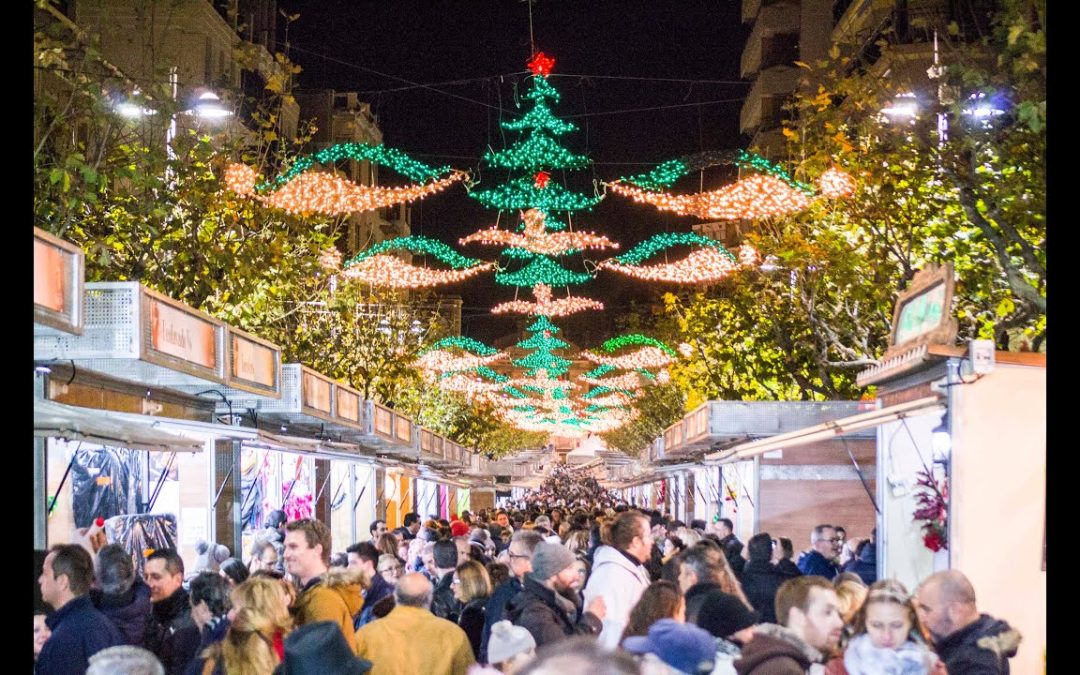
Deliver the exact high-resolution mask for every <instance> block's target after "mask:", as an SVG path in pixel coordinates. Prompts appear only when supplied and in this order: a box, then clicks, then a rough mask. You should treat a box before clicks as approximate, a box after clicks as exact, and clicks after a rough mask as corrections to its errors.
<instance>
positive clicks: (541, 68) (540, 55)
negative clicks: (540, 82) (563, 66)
mask: <svg viewBox="0 0 1080 675" xmlns="http://www.w3.org/2000/svg"><path fill="white" fill-rule="evenodd" d="M525 65H527V66H528V67H529V70H531V71H532V74H533V75H542V76H544V77H547V76H548V75H550V74H551V68H552V67H553V66H554V65H555V59H553V58H551V57H550V56H548V55H547V54H545V53H544V52H537V53H536V56H534V57H532V58H531V59H529V62H528V63H526V64H525Z"/></svg>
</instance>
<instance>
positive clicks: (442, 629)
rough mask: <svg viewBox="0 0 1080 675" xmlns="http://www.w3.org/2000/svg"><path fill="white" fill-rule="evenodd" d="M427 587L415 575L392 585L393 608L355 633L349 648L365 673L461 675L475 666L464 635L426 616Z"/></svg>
mask: <svg viewBox="0 0 1080 675" xmlns="http://www.w3.org/2000/svg"><path fill="white" fill-rule="evenodd" d="M432 592H433V588H432V586H431V582H430V581H428V579H427V578H426V577H425V576H424V575H422V574H419V573H417V572H414V573H411V574H406V575H405V576H403V577H401V579H400V580H399V581H398V583H397V586H395V587H394V600H395V602H396V604H395V606H394V609H393V610H391V612H390V613H389V614H387V615H386V616H384V617H383V618H381V619H378V620H377V621H372V622H371V623H369V624H367V625H366V626H363V627H362V628H361V629H360V630H358V631H356V640H355V644H354V650H355V652H356V654H357V655H358V656H360V657H361V658H364V659H367V660H368V661H371V663H372V664H374V667H373V668H372V670H371V675H416V674H418V673H423V674H424V675H465V674H466V673H467V672H468V670H469V666H470V665H472V664H473V663H475V662H476V659H474V658H473V651H472V647H470V646H469V638H468V637H467V636H466V635H465V631H463V630H461V628H459V627H458V626H457V625H456V624H454V623H452V622H450V621H447V620H446V619H440V618H439V617H437V616H435V615H434V614H432V613H431V609H430V607H431V599H432Z"/></svg>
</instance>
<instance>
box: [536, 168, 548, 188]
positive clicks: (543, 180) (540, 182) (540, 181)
mask: <svg viewBox="0 0 1080 675" xmlns="http://www.w3.org/2000/svg"><path fill="white" fill-rule="evenodd" d="M549 180H551V174H550V173H548V172H547V171H537V172H536V175H535V176H533V185H535V186H536V187H537V189H539V190H543V189H544V188H546V187H547V184H548V181H549Z"/></svg>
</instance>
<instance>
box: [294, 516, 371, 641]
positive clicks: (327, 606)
mask: <svg viewBox="0 0 1080 675" xmlns="http://www.w3.org/2000/svg"><path fill="white" fill-rule="evenodd" d="M330 545H331V542H330V530H329V529H328V528H327V527H326V525H324V524H323V523H321V522H319V521H317V520H313V519H310V518H304V519H301V520H294V521H292V522H290V523H288V524H287V525H286V526H285V569H286V570H288V572H289V574H291V575H293V577H294V578H295V579H296V580H297V582H298V584H299V586H300V595H299V597H298V598H297V599H296V604H295V606H294V608H293V609H294V618H295V620H296V625H297V626H303V625H304V624H308V623H314V622H316V621H333V622H334V623H336V624H337V625H338V626H340V627H341V634H342V635H343V636H344V637H345V641H346V642H348V643H349V644H350V645H351V644H353V642H354V638H355V637H356V631H355V630H354V629H353V618H354V617H355V616H356V615H357V613H359V612H360V609H361V608H362V607H363V604H364V600H363V597H362V596H361V593H360V592H361V590H363V588H364V587H365V586H366V585H367V584H368V583H370V582H369V581H368V580H367V579H366V578H365V577H364V576H363V573H362V572H360V571H358V570H356V569H351V568H348V567H344V568H334V569H333V570H331V569H329V565H330Z"/></svg>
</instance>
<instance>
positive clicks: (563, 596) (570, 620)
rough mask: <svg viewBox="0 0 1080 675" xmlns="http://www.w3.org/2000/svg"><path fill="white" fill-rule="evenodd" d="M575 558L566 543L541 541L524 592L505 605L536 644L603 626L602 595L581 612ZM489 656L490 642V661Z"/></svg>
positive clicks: (592, 632) (541, 644)
mask: <svg viewBox="0 0 1080 675" xmlns="http://www.w3.org/2000/svg"><path fill="white" fill-rule="evenodd" d="M574 561H575V558H574V554H573V553H571V552H570V550H569V549H567V548H566V547H565V546H562V545H559V544H552V543H549V542H546V541H542V542H540V543H539V544H537V545H536V549H535V551H534V552H533V557H532V572H531V573H529V574H528V575H526V577H525V583H524V584H523V585H522V589H521V592H520V593H519V594H518V595H517V596H515V597H514V598H513V599H512V600H510V602H509V603H508V604H507V606H506V617H507V618H509V619H510V620H511V621H513V622H514V625H517V626H521V627H523V628H525V629H526V630H528V631H529V633H531V634H532V636H533V639H534V640H535V641H536V645H537V647H542V646H544V645H546V644H550V643H552V642H558V641H559V640H563V639H565V638H567V637H569V636H571V635H575V634H584V635H596V634H598V633H599V632H600V629H601V628H602V627H603V619H604V615H605V614H606V610H607V607H606V605H605V604H604V600H603V598H596V599H594V600H593V601H592V602H590V603H589V606H588V607H587V608H586V609H585V611H584V612H580V611H579V608H580V607H581V600H580V596H579V595H578V591H577V587H578V586H579V585H580V584H581V579H580V577H579V576H578V573H577V569H576V568H575V567H574ZM579 613H580V617H581V618H580V619H578V618H577V617H578V615H579ZM490 656H491V655H490V645H489V653H488V658H489V660H490Z"/></svg>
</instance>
